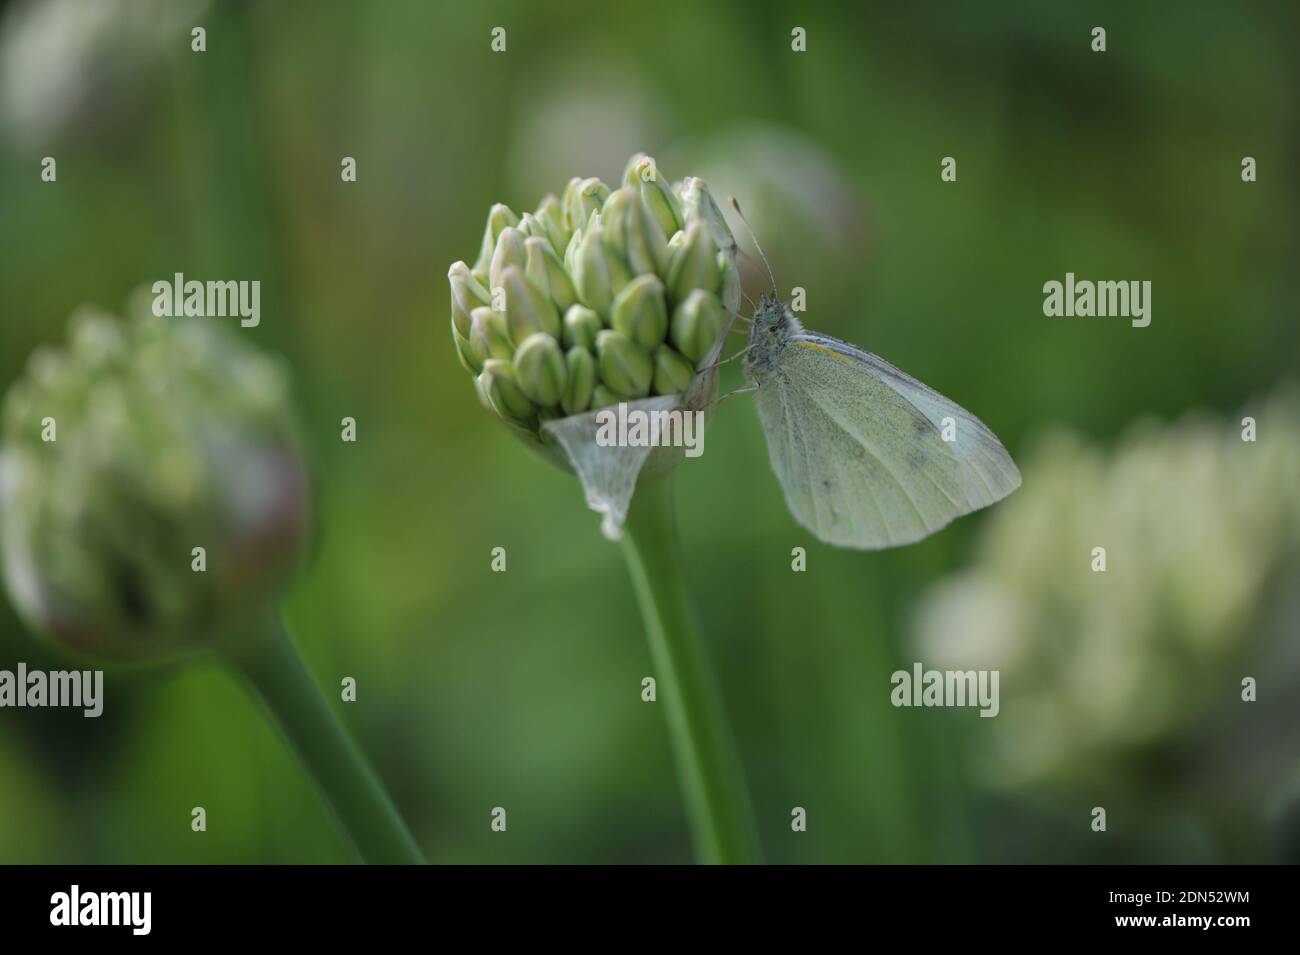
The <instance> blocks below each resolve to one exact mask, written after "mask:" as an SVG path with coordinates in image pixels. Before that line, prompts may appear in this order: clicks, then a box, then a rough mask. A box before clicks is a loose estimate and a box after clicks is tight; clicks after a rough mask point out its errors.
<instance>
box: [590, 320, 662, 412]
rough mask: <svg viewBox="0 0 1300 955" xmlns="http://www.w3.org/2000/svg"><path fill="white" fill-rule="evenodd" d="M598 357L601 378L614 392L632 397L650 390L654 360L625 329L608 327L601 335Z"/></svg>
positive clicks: (639, 395) (598, 340) (598, 336)
mask: <svg viewBox="0 0 1300 955" xmlns="http://www.w3.org/2000/svg"><path fill="white" fill-rule="evenodd" d="M596 358H597V364H598V366H599V368H600V377H601V380H602V381H603V382H604V383H605V385H606V386H608V387H609V388H610V389H612V390H613V391H615V392H617V393H618V394H620V395H625V396H627V397H629V398H644V397H645V396H646V395H648V394H649V393H650V383H651V381H652V380H653V378H654V363H653V362H652V361H651V360H650V356H649V354H647V353H646V352H644V351H642V350H641V349H640V348H639V347H637V344H636V342H634V341H633V340H632V339H631V338H630V337H629V336H627V335H625V334H624V333H623V332H618V331H614V330H613V329H609V328H607V329H605V330H604V331H602V332H601V333H600V334H599V335H597V336H596Z"/></svg>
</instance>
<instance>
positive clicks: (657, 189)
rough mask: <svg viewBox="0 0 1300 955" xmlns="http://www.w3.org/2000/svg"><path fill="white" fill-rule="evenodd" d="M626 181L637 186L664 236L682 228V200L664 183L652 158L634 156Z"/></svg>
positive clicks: (626, 174) (642, 199) (625, 175)
mask: <svg viewBox="0 0 1300 955" xmlns="http://www.w3.org/2000/svg"><path fill="white" fill-rule="evenodd" d="M624 180H625V181H626V183H627V185H629V186H636V188H637V189H638V191H639V192H640V194H641V201H642V202H643V203H645V207H646V210H647V211H648V212H649V213H650V215H651V216H653V217H654V220H655V222H656V223H657V224H658V226H659V230H660V231H661V232H662V233H663V234H664V235H666V236H668V235H672V234H673V233H674V232H676V231H677V230H678V229H680V228H681V227H682V223H683V222H684V221H685V219H684V217H683V215H682V204H681V200H680V199H678V197H677V194H676V193H674V192H673V190H672V189H671V188H670V187H669V185H668V183H666V182H664V180H663V177H662V176H661V175H660V174H659V169H658V167H657V166H656V164H655V161H654V159H653V158H652V157H650V156H634V157H633V158H632V161H631V162H630V163H628V168H627V170H626V171H625V172H624Z"/></svg>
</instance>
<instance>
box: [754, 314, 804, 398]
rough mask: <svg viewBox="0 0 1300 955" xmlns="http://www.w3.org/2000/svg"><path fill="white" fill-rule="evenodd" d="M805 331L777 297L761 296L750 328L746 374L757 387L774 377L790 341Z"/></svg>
mask: <svg viewBox="0 0 1300 955" xmlns="http://www.w3.org/2000/svg"><path fill="white" fill-rule="evenodd" d="M802 331H803V326H802V325H800V324H799V320H798V319H797V318H795V317H794V314H793V313H792V312H791V311H790V309H789V308H788V307H787V306H786V304H785V302H783V301H781V300H780V299H779V298H777V296H775V295H769V294H767V293H766V292H764V293H762V294H761V295H760V296H759V297H758V308H756V309H755V310H754V322H753V324H752V325H750V326H749V351H747V352H746V353H745V374H746V375H747V376H748V377H749V379H750V381H752V382H753V383H754V384H756V385H760V386H761V385H763V384H764V383H765V382H766V381H767V380H768V378H770V377H771V375H772V372H773V370H774V369H775V368H776V363H777V360H778V359H779V358H780V356H781V352H783V351H785V347H786V346H787V345H788V344H790V340H791V339H792V338H793V337H794V336H795V335H798V334H799V333H800V332H802Z"/></svg>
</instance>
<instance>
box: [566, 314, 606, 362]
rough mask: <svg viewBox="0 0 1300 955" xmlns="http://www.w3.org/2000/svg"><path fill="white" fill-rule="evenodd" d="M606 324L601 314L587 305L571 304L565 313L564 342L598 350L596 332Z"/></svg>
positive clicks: (590, 349) (572, 345) (571, 346)
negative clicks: (601, 318) (603, 323)
mask: <svg viewBox="0 0 1300 955" xmlns="http://www.w3.org/2000/svg"><path fill="white" fill-rule="evenodd" d="M603 327H604V326H603V325H602V324H601V321H600V316H599V315H597V314H596V313H595V312H593V311H592V310H591V309H589V308H587V306H585V305H571V306H570V307H569V310H568V311H567V312H565V313H564V344H565V345H567V346H568V347H569V348H573V347H574V346H575V345H577V346H581V347H582V348H585V349H587V350H588V351H595V350H596V333H597V332H599V331H600V330H601V328H603Z"/></svg>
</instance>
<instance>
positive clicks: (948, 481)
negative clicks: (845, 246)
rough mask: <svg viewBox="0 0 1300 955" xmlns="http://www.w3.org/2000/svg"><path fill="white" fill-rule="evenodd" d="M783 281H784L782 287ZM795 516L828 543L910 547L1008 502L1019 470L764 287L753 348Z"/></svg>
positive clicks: (763, 405) (960, 416)
mask: <svg viewBox="0 0 1300 955" xmlns="http://www.w3.org/2000/svg"><path fill="white" fill-rule="evenodd" d="M773 285H775V283H773ZM744 352H745V355H744V360H745V365H744V367H745V375H746V377H747V378H748V380H749V382H750V386H751V387H750V389H747V390H753V391H754V392H755V402H756V404H757V407H758V417H759V421H760V422H761V423H762V426H763V433H764V435H765V436H766V438H767V448H768V456H769V458H770V460H771V462H772V470H773V471H775V472H776V476H777V479H778V480H779V481H780V482H781V487H782V489H783V490H784V491H785V499H786V503H787V505H788V506H789V508H790V512H791V513H792V514H793V515H794V517H795V519H796V520H798V522H799V523H800V524H802V525H803V526H804V527H806V528H808V530H810V531H812V532H813V534H815V535H816V536H817V538H818V539H819V540H821V541H823V542H825V543H828V544H835V545H838V546H842V547H856V548H861V549H864V550H875V549H879V548H883V547H896V546H898V545H900V544H910V543H912V542H913V541H918V540H920V539H921V538H923V537H926V536H928V535H930V534H933V533H934V532H935V531H937V530H939V529H940V528H941V527H944V526H945V525H946V524H948V523H949V522H950V521H952V520H953V519H954V518H957V517H961V516H962V515H963V514H969V513H970V512H971V511H975V510H978V509H980V508H982V507H987V506H988V505H990V504H992V503H994V502H995V501H999V500H1001V499H1002V498H1004V497H1006V496H1007V495H1008V494H1010V493H1011V492H1012V491H1014V490H1015V489H1016V488H1017V487H1019V486H1020V471H1019V470H1018V469H1017V468H1016V465H1015V462H1014V461H1012V460H1011V456H1010V455H1009V454H1007V450H1006V448H1004V447H1003V446H1002V443H1001V442H1000V441H999V440H998V439H997V436H996V435H994V433H993V432H992V431H990V430H989V429H988V428H987V427H986V426H985V425H984V423H983V422H982V421H980V420H979V419H978V418H976V417H975V416H974V415H973V414H971V413H970V412H969V411H967V410H966V409H965V408H962V407H961V406H960V405H958V404H956V403H954V402H952V401H950V400H948V399H947V398H945V397H944V396H943V395H941V394H939V393H938V392H937V391H935V390H934V389H932V388H930V387H928V386H926V385H924V384H922V383H921V382H919V381H917V380H916V379H915V378H913V377H912V376H911V375H908V374H906V373H904V372H902V371H900V370H899V369H897V368H895V367H894V366H893V365H891V364H890V363H889V362H887V361H885V360H884V359H883V358H879V357H877V356H876V355H873V354H871V353H869V352H866V351H863V350H862V349H861V348H858V347H857V346H856V345H853V344H850V343H849V342H845V341H841V340H840V339H838V338H832V337H831V336H830V335H823V334H820V333H819V332H814V331H809V330H807V329H805V328H804V327H803V325H802V324H800V322H799V320H798V319H796V318H795V317H794V315H793V314H792V313H791V311H790V309H789V308H788V307H787V306H786V305H785V303H784V302H782V301H781V299H780V298H779V297H778V296H776V295H775V294H770V295H769V294H767V293H763V294H762V295H760V296H759V302H758V305H757V306H756V307H755V309H754V314H753V320H752V323H751V324H750V327H749V341H748V346H747V348H745V349H744Z"/></svg>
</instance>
